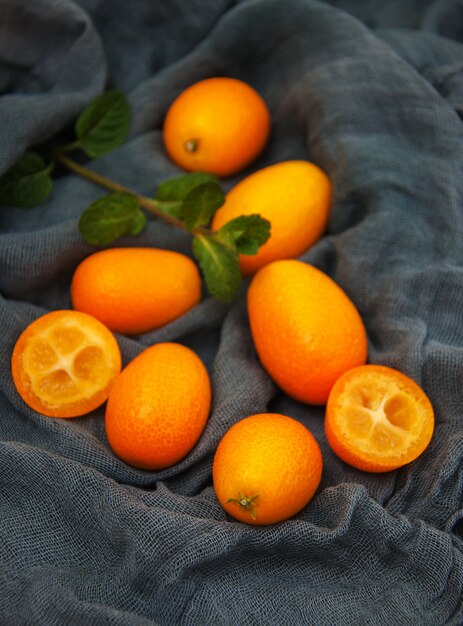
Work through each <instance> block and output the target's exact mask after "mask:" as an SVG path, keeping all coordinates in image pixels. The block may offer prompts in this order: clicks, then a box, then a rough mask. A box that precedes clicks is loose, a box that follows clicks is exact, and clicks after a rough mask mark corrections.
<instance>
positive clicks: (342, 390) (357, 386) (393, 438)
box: [325, 365, 434, 472]
mask: <svg viewBox="0 0 463 626" xmlns="http://www.w3.org/2000/svg"><path fill="white" fill-rule="evenodd" d="M325 430H326V436H327V439H328V443H329V444H330V446H331V447H332V449H333V451H334V452H335V453H336V454H337V455H338V456H339V457H340V458H341V459H343V460H344V461H345V462H346V463H349V464H350V465H353V466H354V467H357V468H358V469H361V470H365V471H370V472H386V471H389V470H392V469H396V468H397V467H401V466H402V465H405V464H407V463H410V462H411V461H413V460H414V459H416V458H417V457H418V456H419V455H420V454H421V453H422V452H423V451H424V450H425V448H426V447H427V446H428V444H429V442H430V440H431V437H432V433H433V430H434V411H433V408H432V405H431V402H430V401H429V398H428V397H427V395H426V394H425V392H424V391H423V390H422V389H421V387H419V385H417V384H416V383H415V382H414V381H413V380H412V379H411V378H409V377H407V376H405V374H402V373H401V372H399V371H398V370H395V369H392V368H389V367H385V366H380V365H363V366H360V367H356V368H353V369H351V370H349V371H348V372H346V373H345V374H344V375H342V376H341V377H340V378H339V379H338V381H337V382H336V383H335V384H334V386H333V388H332V390H331V393H330V396H329V398H328V402H327V406H326V420H325Z"/></svg>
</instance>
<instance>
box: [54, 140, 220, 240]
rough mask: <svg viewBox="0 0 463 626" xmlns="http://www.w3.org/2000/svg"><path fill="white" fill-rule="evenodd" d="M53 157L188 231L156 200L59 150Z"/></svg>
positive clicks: (204, 230)
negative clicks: (124, 194) (133, 198)
mask: <svg viewBox="0 0 463 626" xmlns="http://www.w3.org/2000/svg"><path fill="white" fill-rule="evenodd" d="M53 156H54V158H55V159H56V160H57V161H59V163H61V164H62V165H64V166H65V167H66V168H67V169H68V170H70V171H71V172H74V174H77V175H78V176H80V177H81V178H85V179H87V180H89V181H91V182H92V183H96V184H97V185H100V187H104V188H105V189H109V190H110V191H115V192H119V193H128V194H130V195H132V196H135V198H136V199H137V202H138V204H139V205H140V206H141V207H143V208H144V209H146V210H147V211H149V212H150V213H152V214H153V215H155V216H156V217H158V218H159V219H161V220H164V222H167V223H168V224H171V225H172V226H177V227H178V228H182V229H183V230H188V229H187V228H186V227H185V225H184V223H183V222H182V221H181V220H179V219H177V218H176V217H174V216H173V215H169V214H168V213H165V212H164V211H163V210H162V209H161V208H160V206H159V205H158V203H157V202H156V200H152V199H151V198H148V197H146V196H143V195H141V194H139V193H137V192H136V191H133V190H132V189H129V188H128V187H125V186H124V185H121V184H120V183H118V182H116V181H115V180H112V179H110V178H106V176H103V175H102V174H97V173H96V172H92V170H89V169H88V168H86V167H84V166H83V165H79V163H77V162H76V161H74V159H71V158H70V157H68V156H66V155H65V154H63V153H62V151H61V150H59V149H57V150H54V152H53ZM188 232H191V233H192V234H193V235H194V234H202V235H207V234H211V231H210V230H209V229H208V228H204V227H201V226H198V227H196V228H194V229H193V230H192V231H188Z"/></svg>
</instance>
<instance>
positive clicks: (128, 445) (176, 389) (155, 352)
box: [105, 342, 211, 470]
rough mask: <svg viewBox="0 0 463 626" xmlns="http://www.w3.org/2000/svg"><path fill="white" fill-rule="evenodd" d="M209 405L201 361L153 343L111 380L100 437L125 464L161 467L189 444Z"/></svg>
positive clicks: (188, 353) (185, 350)
mask: <svg viewBox="0 0 463 626" xmlns="http://www.w3.org/2000/svg"><path fill="white" fill-rule="evenodd" d="M210 406H211V384H210V380H209V375H208V372H207V370H206V367H205V366H204V365H203V363H202V361H201V359H200V358H199V357H198V356H197V355H196V354H195V353H194V352H193V351H192V350H190V349H189V348H187V347H186V346H183V345H181V344H178V343H170V342H169V343H159V344H155V345H153V346H151V347H150V348H146V350H144V351H143V352H141V353H140V354H139V355H138V356H137V357H135V359H133V360H132V361H131V362H130V363H129V364H128V365H127V367H126V368H125V369H124V370H123V371H122V373H121V374H120V375H119V376H118V378H117V380H116V381H115V383H114V385H113V387H112V389H111V393H110V395H109V398H108V403H107V406H106V416H105V426H106V435H107V438H108V441H109V444H110V446H111V448H112V449H113V451H114V452H115V454H116V455H117V456H119V457H120V458H121V459H122V460H123V461H125V462H126V463H128V464H129V465H133V466H135V467H139V468H142V469H146V470H157V469H163V468H165V467H169V466H171V465H174V464H175V463H177V462H178V461H180V460H181V459H182V458H183V457H185V456H186V455H187V454H188V453H189V452H190V451H191V450H192V448H193V447H194V446H195V444H196V443H197V441H198V439H199V437H200V435H201V433H202V431H203V429H204V427H205V425H206V422H207V418H208V415H209V411H210Z"/></svg>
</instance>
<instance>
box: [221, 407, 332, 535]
mask: <svg viewBox="0 0 463 626" xmlns="http://www.w3.org/2000/svg"><path fill="white" fill-rule="evenodd" d="M322 465H323V463H322V455H321V452H320V448H319V446H318V443H317V441H316V440H315V439H314V437H313V435H312V434H311V433H310V431H309V430H308V429H307V428H306V427H305V426H303V425H302V424H301V423H300V422H298V421H297V420H295V419H293V418H291V417H288V416H286V415H280V414H278V413H260V414H257V415H251V416H249V417H246V418H245V419H243V420H241V421H239V422H237V423H236V424H235V425H234V426H232V427H231V428H230V429H229V430H228V431H227V432H226V433H225V435H224V436H223V438H222V439H221V441H220V443H219V445H218V447H217V450H216V453H215V456H214V462H213V466H212V478H213V485H214V490H215V493H216V496H217V499H218V500H219V502H220V504H221V505H222V507H223V508H224V509H225V510H226V511H227V513H229V514H230V515H232V516H233V517H235V518H236V519H238V520H239V521H241V522H245V523H247V524H259V525H268V524H275V523H276V522H281V521H283V520H286V519H289V518H290V517H293V515H296V513H298V512H299V511H300V510H301V509H303V508H304V507H305V506H306V505H307V504H308V502H309V501H310V500H311V499H312V497H313V495H314V494H315V492H316V490H317V488H318V486H319V484H320V480H321V475H322Z"/></svg>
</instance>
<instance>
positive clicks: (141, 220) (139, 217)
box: [128, 209, 146, 235]
mask: <svg viewBox="0 0 463 626" xmlns="http://www.w3.org/2000/svg"><path fill="white" fill-rule="evenodd" d="M145 226H146V215H145V213H143V211H142V210H141V209H138V211H137V212H136V213H135V215H134V217H133V219H132V223H131V225H130V228H129V230H128V234H129V235H138V234H139V233H141V231H142V230H143V229H144V228H145Z"/></svg>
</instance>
